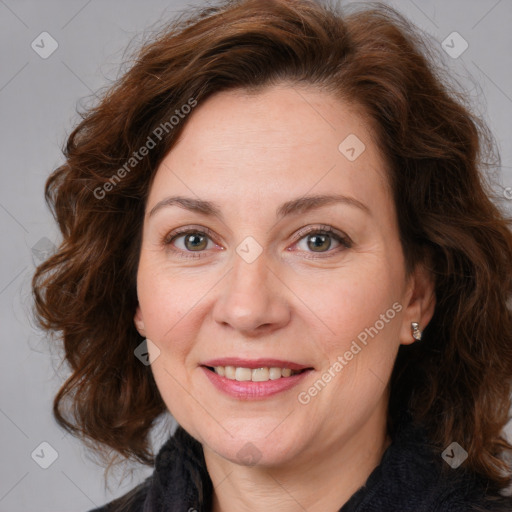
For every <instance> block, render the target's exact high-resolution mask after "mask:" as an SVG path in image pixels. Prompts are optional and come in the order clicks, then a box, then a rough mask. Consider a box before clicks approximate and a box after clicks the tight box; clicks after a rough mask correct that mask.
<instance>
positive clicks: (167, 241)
mask: <svg viewBox="0 0 512 512" xmlns="http://www.w3.org/2000/svg"><path fill="white" fill-rule="evenodd" d="M188 234H199V235H206V236H207V237H208V238H209V239H210V240H212V241H213V238H214V234H213V232H212V231H211V230H210V229H208V228H203V227H201V228H190V227H189V228H184V229H178V230H176V231H173V232H171V233H169V234H167V235H166V236H164V238H163V239H162V243H163V245H165V246H169V247H170V250H171V251H172V252H173V253H175V254H176V255H177V256H179V257H180V258H185V259H190V258H202V257H204V252H205V251H197V252H194V251H183V250H182V249H175V248H174V247H173V246H172V242H174V241H175V240H176V239H177V238H179V237H180V236H183V235H188ZM311 234H315V235H330V236H331V237H332V238H334V239H335V240H336V241H337V242H339V243H340V244H341V246H343V247H344V248H345V249H350V248H351V247H352V240H350V238H349V237H348V236H346V235H342V234H340V233H338V232H337V231H336V230H334V228H332V227H331V226H327V225H321V226H313V227H307V228H304V229H301V230H299V231H298V232H297V234H296V236H295V237H294V238H295V240H294V242H293V245H296V244H297V243H298V242H300V241H301V240H302V239H303V238H305V237H306V236H307V235H311ZM339 249H340V248H338V250H329V251H327V252H325V253H316V254H318V255H317V256H305V257H306V258H307V259H314V260H316V259H321V258H328V257H331V256H332V255H333V253H335V254H337V253H338V252H340V250H339ZM341 250H343V249H341ZM184 253H186V255H185V254H184ZM308 254H311V253H308ZM313 254H315V253H313Z"/></svg>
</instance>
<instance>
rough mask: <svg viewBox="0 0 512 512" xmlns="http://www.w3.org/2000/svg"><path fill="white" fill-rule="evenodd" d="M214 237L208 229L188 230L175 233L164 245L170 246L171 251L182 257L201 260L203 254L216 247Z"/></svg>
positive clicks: (171, 234)
mask: <svg viewBox="0 0 512 512" xmlns="http://www.w3.org/2000/svg"><path fill="white" fill-rule="evenodd" d="M212 236H213V233H212V232H211V231H210V230H209V229H207V228H201V229H197V228H196V229H193V228H186V229H183V230H178V231H173V232H172V233H170V234H169V235H167V236H166V237H165V238H164V239H163V243H164V245H166V246H170V248H171V250H172V251H173V252H175V253H177V254H178V256H180V257H183V258H200V257H201V256H202V254H201V253H202V252H204V251H205V250H206V249H211V248H212V245H213V246H215V245H216V244H214V243H213V242H212V240H211V239H212ZM209 243H210V245H209ZM194 253H197V254H194Z"/></svg>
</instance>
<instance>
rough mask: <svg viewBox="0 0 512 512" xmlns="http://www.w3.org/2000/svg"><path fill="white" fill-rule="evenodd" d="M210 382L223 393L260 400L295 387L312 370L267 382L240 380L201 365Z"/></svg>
mask: <svg viewBox="0 0 512 512" xmlns="http://www.w3.org/2000/svg"><path fill="white" fill-rule="evenodd" d="M201 368H202V369H203V371H204V372H205V374H206V376H207V377H208V378H209V379H210V382H211V383H212V384H213V385H214V386H215V387H216V388H217V389H218V390H219V391H222V392H223V393H226V394H227V395H229V396H232V397H234V398H238V399H240V400H259V399H263V398H267V397H269V396H272V395H276V394H277V393H281V392H282V391H286V390H288V389H291V388H293V387H294V386H296V385H297V384H299V382H301V381H302V380H303V379H304V378H305V377H306V375H308V374H309V373H310V372H311V370H306V371H304V372H302V373H297V374H296V375H291V376H290V377H281V378H280V379H276V380H267V381H265V382H253V381H251V380H245V381H238V380H231V379H227V378H226V377H221V376H220V375H218V374H217V373H215V372H213V371H211V370H208V368H206V367H204V366H201Z"/></svg>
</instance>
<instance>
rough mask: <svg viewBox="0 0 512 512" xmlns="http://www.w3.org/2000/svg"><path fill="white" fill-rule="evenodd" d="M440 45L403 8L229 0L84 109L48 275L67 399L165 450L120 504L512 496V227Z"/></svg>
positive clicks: (75, 410)
mask: <svg viewBox="0 0 512 512" xmlns="http://www.w3.org/2000/svg"><path fill="white" fill-rule="evenodd" d="M427 52H428V49H427V48H426V47H425V46H424V45H423V42H422V40H421V38H420V37H419V36H418V35H417V34H416V33H415V31H414V29H413V28H411V27H410V25H409V24H408V23H407V22H406V21H405V20H404V19H403V18H401V17H400V16H399V15H398V14H397V13H396V12H394V11H393V10H391V9H389V8H385V7H382V6H381V7H378V8H374V9H364V10H360V11H355V12H354V13H352V14H347V15H345V14H341V13H340V12H337V11H336V10H335V9H333V8H332V7H325V6H321V5H320V4H318V3H316V2H312V1H307V0H293V1H284V0H282V1H265V2H262V1H254V0H243V1H240V2H232V1H229V2H225V3H223V4H221V5H219V6H218V7H216V8H208V9H204V10H202V11H199V12H192V14H191V16H190V17H188V18H187V19H183V18H182V19H180V20H178V21H177V22H176V23H175V24H173V25H171V26H170V27H167V28H166V30H165V31H163V32H162V33H161V34H160V35H159V36H158V37H157V38H155V40H154V41H152V42H150V43H148V44H146V46H145V47H144V48H143V49H142V50H141V52H140V54H139V55H138V56H137V57H136V58H135V63H134V65H133V66H132V67H131V69H129V70H128V71H127V72H126V74H125V75H124V76H123V77H121V78H120V79H119V81H118V82H117V83H116V84H115V86H114V87H113V88H111V89H110V90H109V91H108V92H107V93H106V94H105V95H104V97H103V99H102V100H101V102H100V103H99V104H98V105H97V106H96V107H95V108H94V109H92V110H90V111H89V112H86V113H85V114H84V119H83V121H82V122H81V123H80V124H79V125H78V126H77V127H76V128H75V130H74V131H73V133H72V134H71V135H70V137H69V140H68V143H67V147H66V158H67V161H66V163H65V164H64V165H63V166H61V167H60V168H58V169H57V170H56V171H55V172H54V173H53V174H52V176H51V177H50V178H49V181H48V183H47V188H46V196H47V200H48V202H49V204H50V206H51V207H52V208H53V211H54V213H55V216H56V219H57V221H58V223H59V226H60V229H61V231H62V234H63V242H62V245H61V246H60V249H59V251H58V252H57V254H55V255H54V256H52V257H51V258H50V259H49V260H48V261H46V262H45V263H44V264H42V265H41V266H40V267H39V268H38V269H37V272H36V275H35V277H34V283H33V285H34V294H35V300H36V307H37V313H38V315H39V318H40V321H41V322H42V325H43V326H44V327H45V328H47V329H51V330H54V331H58V332H60V333H61V335H62V339H63V343H64V348H65V354H66V359H67V361H68V362H69V364H70V366H71V368H72V370H73V373H72V375H71V376H70V377H69V379H68V380H67V381H66V382H65V383H64V385H63V387H62V388H61V390H60V391H59V393H58V394H57V396H56V398H55V403H54V414H55V416H56V418H57V421H58V422H59V423H60V424H61V425H62V426H63V427H65V428H66V429H68V430H69V431H71V432H73V433H74V434H75V435H79V436H81V438H82V439H83V440H84V442H86V443H88V444H90V445H92V446H93V447H95V448H96V449H97V450H98V451H99V452H100V453H102V450H103V451H104V452H106V450H108V449H113V450H114V451H115V452H117V453H118V454H120V455H121V456H123V457H125V458H133V459H134V460H138V461H140V462H142V463H145V464H149V465H152V464H153V463H155V469H154V472H153V474H152V476H151V477H150V478H148V479H147V480H146V481H145V482H143V483H142V484H140V485H139V486H137V487H136V488H135V489H134V490H133V491H132V492H130V493H128V494H127V495H125V496H124V497H122V498H120V499H119V500H116V501H115V502H114V503H112V504H110V505H108V506H105V507H103V508H101V509H97V510H98V511H99V510H103V511H106V510H108V511H111V510H117V511H120V510H123V511H128V510H129V511H145V512H148V511H151V512H153V511H178V510H179V511H193V510H198V511H199V510H204V511H214V512H221V511H222V512H223V511H227V510H251V511H259V510H265V511H266V510H276V509H279V510H285V511H288V510H290V511H292V510H293V511H295V510H308V511H311V512H316V511H320V510H322V511H325V510H332V511H334V510H340V511H342V512H353V511H358V512H363V511H377V510H378V511H379V512H382V511H391V510H392V511H401V512H404V511H405V512H409V511H411V512H412V511H415V512H417V511H425V512H427V511H428V512H431V511H468V510H508V511H510V510H512V500H511V498H507V497H505V496H503V494H504V492H503V491H504V489H505V488H506V486H507V485H508V484H509V483H510V481H511V468H510V465H509V464H508V462H507V456H509V455H510V453H511V451H512V446H511V445H510V444H509V442H507V440H506V438H505V436H504V434H503V427H504V426H505V424H506V423H507V420H508V413H509V408H510V405H511V404H510V390H511V387H510V386H511V380H512V317H511V313H510V311H509V310H508V309H507V299H508V298H509V296H510V292H511V289H512V264H511V262H512V234H511V231H510V229H509V220H508V219H506V218H505V217H504V215H503V214H502V212H500V211H499V210H498V208H497V206H495V205H494V204H493V202H492V201H491V194H490V189H489V188H488V187H487V185H486V181H485V178H484V176H483V174H482V173H481V170H482V167H483V164H484V163H485V159H486V158H487V157H489V156H492V154H491V153H489V152H486V150H487V149H488V148H489V146H488V145H489V144H490V142H489V141H490V140H491V139H490V138H489V136H488V134H487V132H486V130H485V126H483V125H482V123H480V122H479V121H478V119H475V118H474V117H473V116H472V115H471V113H470V111H469V110H468V109H467V107H465V106H464V105H463V104H462V103H461V102H460V100H456V99H455V98H454V97H453V96H452V95H450V94H449V93H448V87H447V85H446V84H445V83H443V82H442V81H441V78H440V76H441V75H440V72H439V70H437V69H436V68H434V66H433V64H432V63H430V62H429V60H427V58H426V56H425V55H426V54H427ZM491 149H492V147H491ZM68 402H70V403H69V406H70V408H71V410H69V409H68V410H67V411H65V410H64V406H65V404H66V403H68ZM167 411H169V412H170V413H171V414H172V416H173V417H174V418H175V419H176V421H177V423H178V425H179V426H178V428H177V430H176V432H175V433H174V435H171V433H169V439H168V441H167V442H166V443H165V444H164V446H163V447H161V449H160V450H159V453H158V455H157V457H156V460H155V459H154V458H153V456H152V452H151V448H150V443H149V433H150V431H151V428H152V426H153V425H154V423H155V420H156V419H157V418H158V417H160V416H161V415H162V414H165V413H166V412H167Z"/></svg>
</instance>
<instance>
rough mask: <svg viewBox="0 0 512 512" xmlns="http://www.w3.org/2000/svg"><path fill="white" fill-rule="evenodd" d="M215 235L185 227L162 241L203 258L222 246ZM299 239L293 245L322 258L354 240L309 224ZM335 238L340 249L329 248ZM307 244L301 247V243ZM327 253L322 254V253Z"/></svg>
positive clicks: (184, 254) (182, 253) (177, 250)
mask: <svg viewBox="0 0 512 512" xmlns="http://www.w3.org/2000/svg"><path fill="white" fill-rule="evenodd" d="M213 238H214V235H213V233H212V231H210V230H209V229H208V228H203V227H202V228H200V229H199V228H191V227H188V228H184V229H181V230H176V231H173V232H171V233H169V234H168V235H166V236H165V237H164V238H163V240H162V242H163V244H164V245H165V246H169V248H170V250H172V252H174V253H175V254H177V255H178V256H179V257H182V258H201V257H203V256H205V255H206V254H204V253H205V251H206V250H207V249H212V248H213V247H212V246H214V247H220V246H218V245H217V244H215V243H214V242H213V241H212V239H213ZM295 239H296V240H297V241H296V242H295V243H294V244H293V246H292V247H295V246H299V248H300V249H301V250H302V251H304V252H306V253H311V252H313V253H317V254H319V256H311V255H310V256H306V257H307V258H322V257H328V256H331V255H333V254H332V253H335V254H336V253H338V252H340V251H343V250H344V249H349V248H350V247H352V241H351V240H350V238H349V237H348V236H347V235H344V234H342V233H341V232H338V231H336V230H335V229H334V228H332V227H331V226H324V225H322V226H308V227H306V228H304V229H301V230H300V231H299V232H298V233H297V235H296V236H295ZM333 240H334V241H335V243H337V244H338V250H329V249H331V247H332V245H333ZM303 242H305V244H304V245H303V246H302V247H300V245H301V243H303ZM324 253H326V254H325V256H321V255H320V254H324Z"/></svg>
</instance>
